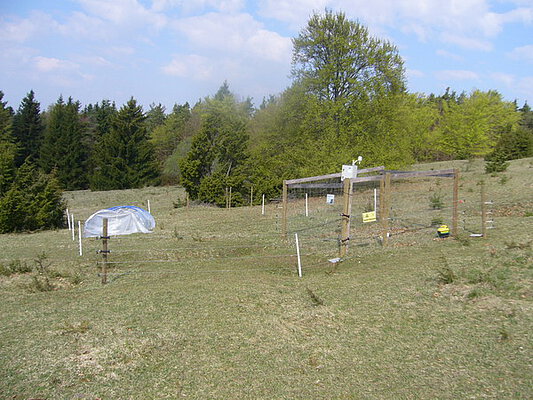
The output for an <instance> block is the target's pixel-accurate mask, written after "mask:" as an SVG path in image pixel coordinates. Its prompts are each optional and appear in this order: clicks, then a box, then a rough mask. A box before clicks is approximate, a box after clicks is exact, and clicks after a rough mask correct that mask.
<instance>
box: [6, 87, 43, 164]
mask: <svg viewBox="0 0 533 400" xmlns="http://www.w3.org/2000/svg"><path fill="white" fill-rule="evenodd" d="M40 107H41V105H40V104H39V103H38V102H37V101H36V100H35V93H34V92H33V90H31V91H30V92H29V93H28V94H27V95H26V97H24V99H22V102H21V104H20V106H19V108H18V110H17V112H16V114H15V116H14V118H13V136H14V138H15V141H16V143H17V146H18V154H17V158H16V164H17V166H19V165H22V164H23V163H24V161H25V160H26V158H28V157H31V158H32V159H33V160H34V161H36V160H37V159H38V158H39V151H40V147H41V142H42V136H43V131H44V126H43V123H42V120H41V111H40Z"/></svg>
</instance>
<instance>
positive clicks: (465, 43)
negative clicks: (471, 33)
mask: <svg viewBox="0 0 533 400" xmlns="http://www.w3.org/2000/svg"><path fill="white" fill-rule="evenodd" d="M440 38H441V40H442V41H443V42H444V43H448V44H454V45H456V46H459V47H462V48H464V49H469V50H480V51H491V50H492V48H493V46H492V43H491V42H489V41H486V40H481V39H476V38H473V37H468V36H460V35H456V34H452V33H448V32H445V33H443V34H442V35H441V37H440Z"/></svg>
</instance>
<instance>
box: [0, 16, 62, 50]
mask: <svg viewBox="0 0 533 400" xmlns="http://www.w3.org/2000/svg"><path fill="white" fill-rule="evenodd" d="M58 26H59V25H58V23H57V22H56V21H54V20H53V19H52V18H51V17H50V16H49V15H47V14H45V13H42V12H32V13H31V14H30V16H29V17H28V18H15V19H11V20H9V21H8V20H7V19H5V18H3V19H0V41H5V42H14V43H24V42H27V41H28V40H30V39H31V38H33V37H35V36H37V35H41V34H45V33H50V32H55V31H56V30H57V29H58Z"/></svg>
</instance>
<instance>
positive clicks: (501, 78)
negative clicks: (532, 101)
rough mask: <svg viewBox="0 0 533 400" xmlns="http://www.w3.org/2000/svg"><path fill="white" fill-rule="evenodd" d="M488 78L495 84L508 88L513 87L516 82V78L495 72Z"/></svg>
mask: <svg viewBox="0 0 533 400" xmlns="http://www.w3.org/2000/svg"><path fill="white" fill-rule="evenodd" d="M490 77H491V78H492V79H493V80H495V81H496V82H498V83H500V84H503V85H505V86H506V87H508V88H510V87H512V86H514V84H515V82H516V77H515V76H514V75H511V74H506V73H503V72H495V73H492V74H490Z"/></svg>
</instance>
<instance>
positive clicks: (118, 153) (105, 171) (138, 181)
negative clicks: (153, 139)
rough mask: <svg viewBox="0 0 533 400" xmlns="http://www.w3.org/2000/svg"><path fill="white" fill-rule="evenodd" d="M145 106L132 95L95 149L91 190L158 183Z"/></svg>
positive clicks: (135, 186) (126, 187) (157, 172)
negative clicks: (144, 111)
mask: <svg viewBox="0 0 533 400" xmlns="http://www.w3.org/2000/svg"><path fill="white" fill-rule="evenodd" d="M144 121H145V115H144V113H143V111H142V107H141V106H139V105H137V102H136V101H135V100H134V99H133V98H131V99H130V100H129V101H128V102H127V104H125V105H124V106H123V107H122V108H121V109H120V110H119V111H118V113H117V114H116V116H115V118H114V119H113V121H112V123H111V129H110V130H109V132H108V133H106V134H104V135H103V136H102V138H101V139H100V141H99V142H98V143H97V145H96V148H95V152H94V158H93V160H94V167H95V169H94V172H93V175H92V176H91V179H90V187H91V189H92V190H113V189H129V188H138V187H142V186H145V185H150V184H155V183H157V180H158V178H159V171H158V169H157V165H156V163H155V160H154V153H153V148H152V146H151V144H150V142H149V141H148V134H147V131H146V125H145V123H144Z"/></svg>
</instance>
